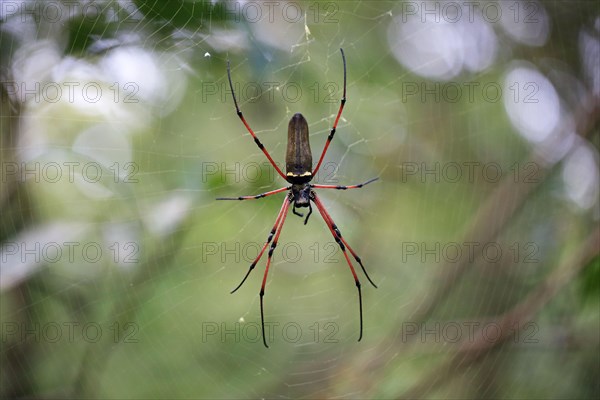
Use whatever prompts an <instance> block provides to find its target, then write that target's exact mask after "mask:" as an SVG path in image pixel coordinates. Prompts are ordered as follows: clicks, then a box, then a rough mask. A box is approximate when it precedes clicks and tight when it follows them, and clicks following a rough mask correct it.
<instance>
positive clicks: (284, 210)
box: [259, 197, 292, 348]
mask: <svg viewBox="0 0 600 400" xmlns="http://www.w3.org/2000/svg"><path fill="white" fill-rule="evenodd" d="M285 199H286V202H285V203H283V207H282V209H281V222H280V224H279V228H278V229H277V233H276V234H275V239H273V243H271V248H270V249H269V255H268V257H267V267H266V268H265V275H264V276H263V280H262V285H261V287H260V293H259V295H260V322H261V326H262V337H263V343H264V345H265V347H267V348H268V347H269V346H268V345H267V339H266V338H265V313H264V310H263V297H264V295H265V285H266V284H267V275H268V274H269V267H270V266H271V258H272V257H273V251H275V247H277V241H278V240H279V235H281V230H282V229H283V224H284V223H285V217H286V216H287V212H288V208H289V207H290V204H291V202H292V199H291V198H289V197H286V198H285ZM263 250H264V249H263Z"/></svg>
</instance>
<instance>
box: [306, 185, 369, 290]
mask: <svg viewBox="0 0 600 400" xmlns="http://www.w3.org/2000/svg"><path fill="white" fill-rule="evenodd" d="M317 202H318V203H319V204H320V205H321V208H322V210H323V212H322V214H325V217H324V218H327V219H326V222H327V224H328V225H330V226H331V229H333V232H335V235H334V237H335V236H336V235H337V237H339V238H340V240H341V241H342V243H343V244H344V245H345V246H346V247H347V248H348V250H350V253H352V255H353V256H354V259H355V260H356V262H357V263H358V264H359V265H360V267H361V268H362V270H363V272H364V274H365V276H366V277H367V279H368V280H369V282H371V285H373V287H375V288H377V285H376V284H375V283H373V280H372V279H371V277H370V276H369V274H368V273H367V270H366V269H365V266H364V265H363V263H362V259H361V258H360V257H359V256H358V254H356V252H355V251H354V250H353V249H352V247H350V245H349V244H348V242H346V239H344V237H343V236H342V232H340V230H339V228H338V227H337V225H336V224H335V223H334V222H333V218H331V215H329V212H327V209H326V208H325V206H324V205H323V203H322V202H321V199H319V198H317V197H316V195H315V203H317ZM317 205H318V204H317Z"/></svg>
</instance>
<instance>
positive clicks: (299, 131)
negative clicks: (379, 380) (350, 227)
mask: <svg viewBox="0 0 600 400" xmlns="http://www.w3.org/2000/svg"><path fill="white" fill-rule="evenodd" d="M340 52H341V53H342V62H343V64H344V92H343V96H342V101H341V104H340V109H339V111H338V113H337V116H336V118H335V122H334V123H333V128H331V132H330V133H329V136H328V137H327V142H326V143H325V147H324V148H323V152H322V153H321V157H319V162H318V163H317V166H316V167H315V169H314V170H313V168H312V153H311V151H310V143H309V138H308V123H307V122H306V119H305V118H304V116H303V115H302V114H300V113H296V114H294V116H293V117H292V119H290V122H289V125H288V145H287V152H286V157H285V168H286V174H285V175H284V174H283V172H281V169H279V167H278V166H277V164H275V162H274V161H273V158H271V155H270V154H269V152H268V151H267V149H265V146H263V144H262V143H261V142H260V140H258V138H257V137H256V134H255V133H254V132H253V131H252V129H251V128H250V126H249V125H248V123H247V122H246V119H245V118H244V116H243V115H242V112H241V111H240V108H239V106H238V103H237V100H236V98H235V93H234V91H233V84H232V83H231V72H230V67H229V61H227V77H228V79H229V86H230V88H231V95H232V97H233V103H234V104H235V109H236V112H237V115H238V117H240V119H241V120H242V123H243V124H244V126H245V127H246V129H247V130H248V132H249V133H250V135H251V136H252V137H253V138H254V142H255V143H256V145H257V146H258V148H259V149H261V150H262V152H263V153H264V154H265V156H267V158H268V159H269V162H270V163H271V165H272V166H273V168H275V170H276V171H277V173H278V174H279V175H280V176H281V177H282V178H283V179H285V180H286V181H287V182H288V183H290V184H291V185H290V186H286V187H282V188H280V189H276V190H272V191H270V192H265V193H261V194H257V195H255V196H240V197H219V198H217V200H253V199H262V198H263V197H267V196H271V195H274V194H277V193H281V192H285V191H288V194H287V195H286V197H285V199H284V200H283V205H282V206H281V209H280V210H279V214H277V218H276V219H275V225H273V229H271V233H270V234H269V237H268V238H267V241H266V242H265V244H264V245H263V247H262V249H261V251H260V253H258V256H257V257H256V259H255V260H254V262H252V264H250V268H249V269H248V272H246V276H244V279H242V282H241V283H240V284H239V285H238V286H237V287H236V288H235V289H233V290H232V291H231V293H235V291H236V290H238V289H239V288H240V287H241V286H242V285H243V284H244V282H245V281H246V279H247V278H248V276H249V275H250V272H252V270H253V269H254V267H255V266H256V264H257V263H258V261H259V260H260V259H261V257H262V255H263V253H264V252H265V249H266V248H267V246H268V245H269V243H271V240H272V243H271V248H270V249H269V255H268V258H267V267H266V269H265V274H264V276H263V280H262V285H261V287H260V319H261V324H262V337H263V343H264V345H265V347H269V346H268V345H267V340H266V338H265V318H264V311H263V296H264V295H265V284H266V283H267V274H268V273H269V266H270V265H271V258H272V256H273V251H274V250H275V247H276V246H277V241H278V240H279V235H280V234H281V230H282V228H283V224H284V222H285V218H286V215H287V212H288V209H289V207H290V204H292V203H293V207H292V212H293V213H294V214H295V215H298V216H299V217H301V218H302V217H304V215H303V214H301V213H299V212H298V211H296V208H302V207H308V214H307V215H306V219H305V220H304V224H305V225H306V223H307V222H308V217H310V214H311V213H312V206H311V202H313V203H315V205H316V206H317V209H318V210H319V213H320V214H321V216H322V217H323V220H325V223H326V224H327V227H328V228H329V230H330V231H331V234H332V235H333V237H334V238H335V241H336V242H337V244H339V246H340V248H341V249H342V252H343V253H344V257H345V258H346V262H347V263H348V266H349V267H350V271H351V272H352V276H353V277H354V282H355V283H356V288H357V289H358V309H359V315H360V335H359V337H358V341H360V340H361V339H362V335H363V316H362V293H361V288H360V287H361V286H360V281H359V280H358V276H357V275H356V271H355V270H354V267H353V266H352V263H351V262H350V258H349V257H348V253H347V252H346V249H348V250H350V253H351V254H352V256H354V259H355V260H356V262H358V264H359V265H360V267H361V268H362V270H363V272H364V273H365V276H366V277H367V279H368V280H369V282H371V284H372V285H373V286H374V287H377V285H375V283H373V281H372V280H371V278H370V277H369V274H367V271H366V270H365V267H364V266H363V263H362V261H361V259H360V257H359V256H358V255H357V254H356V253H355V252H354V250H353V249H352V247H350V245H349V244H348V243H347V242H346V240H345V239H344V238H343V237H342V234H341V232H340V230H339V229H338V227H337V226H336V225H335V223H334V222H333V219H332V218H331V216H330V215H329V213H328V212H327V210H326V209H325V207H324V206H323V203H322V202H321V200H320V199H319V196H317V194H316V193H315V191H314V190H313V189H338V190H346V189H357V188H361V187H363V186H364V185H367V184H369V183H371V182H373V181H376V180H377V179H379V178H373V179H370V180H368V181H366V182H364V183H361V184H358V185H350V186H340V185H314V184H311V183H310V181H311V180H312V179H313V177H314V176H315V175H316V173H317V171H318V170H319V167H321V163H322V162H323V158H324V157H325V153H326V152H327V148H328V147H329V144H330V143H331V140H332V139H333V135H334V134H335V129H336V127H337V124H338V121H339V120H340V116H341V115H342V110H343V109H344V104H346V56H345V55H344V50H342V49H340Z"/></svg>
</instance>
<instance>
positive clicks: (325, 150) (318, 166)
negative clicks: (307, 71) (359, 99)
mask: <svg viewBox="0 0 600 400" xmlns="http://www.w3.org/2000/svg"><path fill="white" fill-rule="evenodd" d="M340 52H341V53H342V61H343V62H344V93H343V95H342V101H341V104H340V109H339V110H338V113H337V117H335V122H334V123H333V128H331V132H329V136H328V137H327V142H325V147H324V148H323V152H322V153H321V157H319V162H318V163H317V166H316V167H315V169H314V171H313V176H315V175H316V174H317V171H319V168H320V167H321V163H322V162H323V158H325V153H327V149H328V148H329V144H330V143H331V140H332V139H333V135H335V130H336V128H337V124H338V121H339V120H340V117H341V116H342V110H343V109H344V104H346V56H345V55H344V50H342V49H340Z"/></svg>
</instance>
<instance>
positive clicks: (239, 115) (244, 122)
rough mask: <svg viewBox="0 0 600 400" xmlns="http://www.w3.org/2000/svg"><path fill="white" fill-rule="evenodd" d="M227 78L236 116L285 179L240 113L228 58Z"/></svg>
mask: <svg viewBox="0 0 600 400" xmlns="http://www.w3.org/2000/svg"><path fill="white" fill-rule="evenodd" d="M227 78H228V79H229V87H230V88H231V96H232V97H233V104H235V110H236V112H237V115H238V117H240V119H241V120H242V123H243V124H244V126H245V127H246V129H247V130H248V132H249V133H250V135H252V137H253V138H254V143H256V145H257V146H258V148H259V149H261V150H262V152H263V153H265V156H267V158H268V159H269V162H270V163H271V165H272V166H273V168H275V170H276V171H277V173H278V174H279V175H280V176H281V177H282V178H283V179H285V180H287V178H286V177H285V175H284V174H283V172H281V170H280V169H279V167H278V166H277V164H275V161H273V158H271V155H270V154H269V152H268V151H267V149H265V146H264V145H263V144H262V143H261V142H260V140H258V137H256V134H255V133H254V131H253V130H252V128H250V125H248V123H247V122H246V119H245V118H244V116H243V115H242V112H241V111H240V107H238V103H237V99H236V98H235V93H234V91H233V83H231V72H230V68H229V60H228V61H227ZM338 118H339V117H338Z"/></svg>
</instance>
